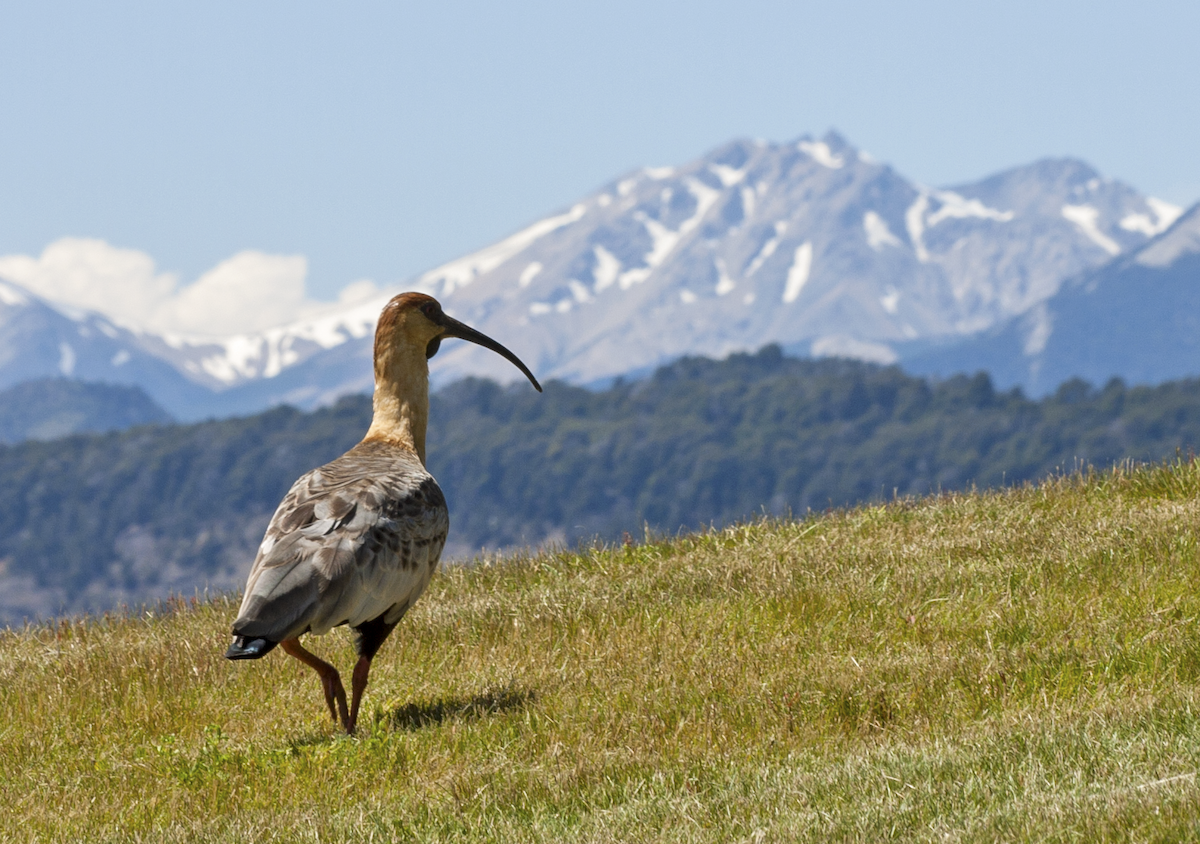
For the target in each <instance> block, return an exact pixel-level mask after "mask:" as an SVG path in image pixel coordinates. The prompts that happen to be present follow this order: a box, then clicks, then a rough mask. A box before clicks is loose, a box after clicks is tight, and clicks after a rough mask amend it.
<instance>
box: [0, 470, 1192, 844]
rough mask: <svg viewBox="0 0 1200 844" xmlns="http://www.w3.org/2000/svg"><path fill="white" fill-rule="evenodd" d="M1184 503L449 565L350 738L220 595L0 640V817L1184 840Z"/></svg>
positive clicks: (1102, 499) (786, 835)
mask: <svg viewBox="0 0 1200 844" xmlns="http://www.w3.org/2000/svg"><path fill="white" fill-rule="evenodd" d="M1198 521H1200V465H1198V464H1196V463H1195V462H1193V461H1187V460H1181V461H1177V462H1175V463H1172V464H1169V465H1159V466H1154V467H1149V468H1138V469H1133V468H1129V467H1121V468H1118V469H1117V470H1115V471H1113V472H1107V473H1100V474H1087V475H1084V476H1080V475H1075V476H1068V477H1057V478H1052V479H1050V480H1048V481H1046V482H1044V483H1042V484H1040V485H1038V486H1026V487H1022V488H1017V489H1008V490H1003V491H998V492H986V493H979V492H963V493H954V494H946V495H941V496H936V497H929V498H913V499H898V500H895V501H893V502H891V503H888V504H881V505H876V506H867V507H861V508H858V509H854V510H847V511H834V512H829V513H825V514H821V515H814V516H811V517H809V518H807V519H804V520H802V521H783V520H781V521H762V522H757V523H754V524H747V525H741V526H736V527H731V528H728V529H724V530H720V531H712V532H708V533H703V534H697V535H692V536H686V537H682V538H678V539H673V540H670V541H649V542H647V543H645V544H629V545H621V544H618V545H614V546H606V547H597V548H594V549H591V550H583V551H580V552H578V553H562V554H552V555H551V554H547V555H540V556H531V557H520V558H511V559H505V560H500V559H497V560H494V561H492V562H490V563H486V564H481V565H478V566H475V567H470V568H465V567H457V568H453V569H451V570H448V571H446V572H443V573H442V574H441V575H440V576H439V577H438V578H436V579H435V581H434V584H433V586H432V588H431V590H430V593H429V594H428V595H427V596H426V597H425V598H424V599H423V600H422V601H421V603H420V604H418V606H417V607H416V608H415V609H414V611H413V612H412V613H410V615H409V616H408V617H407V618H406V619H405V621H404V622H403V623H402V625H401V626H400V627H399V628H398V630H397V632H396V634H395V635H394V636H393V637H392V639H391V640H390V641H389V642H388V643H387V644H386V645H385V646H384V649H383V651H382V652H381V654H380V657H379V659H378V660H377V661H376V668H375V671H374V673H373V675H372V686H371V688H370V689H369V690H368V692H367V699H366V715H365V718H364V719H363V720H362V721H360V730H361V734H360V735H359V736H358V737H356V738H351V739H347V738H344V737H342V736H340V735H339V734H337V732H336V731H335V730H334V728H333V726H332V724H331V723H330V722H328V721H327V720H326V715H325V713H324V704H323V701H322V700H321V696H320V692H319V689H318V684H317V682H316V680H315V678H314V677H313V676H312V673H311V672H310V671H308V670H307V669H304V668H302V667H301V666H299V665H298V664H297V663H295V662H294V661H292V660H289V659H287V658H286V657H285V656H284V655H282V654H279V653H273V654H272V655H271V656H269V657H268V658H267V659H265V660H263V661H262V662H259V663H249V664H247V663H236V664H235V663H228V662H226V661H224V660H223V659H222V657H221V654H222V651H223V649H224V646H225V644H226V641H227V640H226V630H227V628H228V625H229V623H230V620H231V619H232V617H233V615H234V612H235V606H236V603H235V600H234V599H233V598H218V599H215V600H211V601H205V602H198V603H192V602H177V603H176V604H175V605H173V606H171V607H168V608H165V609H164V611H163V612H161V613H154V614H147V615H142V616H138V617H115V616H114V617H107V618H103V619H92V620H86V621H77V622H63V623H62V624H60V625H58V626H50V627H35V628H27V629H24V630H19V631H10V632H7V633H3V634H0V707H2V709H3V711H4V712H5V713H6V716H7V717H6V719H5V722H4V725H3V727H0V805H3V806H5V807H6V809H5V811H4V812H2V813H0V838H3V840H6V841H68V840H80V841H145V840H154V841H239V842H241V841H257V842H267V841H280V842H283V841H288V842H291V841H483V840H487V841H504V842H513V841H752V842H771V841H829V840H856V841H857V840H864V841H877V840H889V839H895V840H914V841H947V840H949V841H961V840H970V841H978V840H985V841H986V840H1000V841H1016V840H1027V841H1078V840H1095V841H1104V840H1128V839H1133V840H1183V839H1193V838H1195V837H1196V836H1197V835H1198V834H1200V789H1198V788H1197V786H1198V783H1197V770H1198V769H1200V694H1198V693H1200V635H1198V634H1200V591H1198V590H1197V588H1196V587H1197V583H1200V554H1198V547H1197V539H1196V527H1197V524H1198ZM344 632H345V631H335V633H334V634H333V635H331V636H329V637H326V638H325V639H319V640H316V641H315V643H314V644H315V648H316V649H317V650H318V652H320V653H323V654H325V655H328V656H330V657H332V658H333V659H335V660H336V661H337V662H338V663H339V664H340V665H342V666H348V665H349V663H350V659H351V650H350V646H349V639H348V637H347V636H346V635H343V634H344Z"/></svg>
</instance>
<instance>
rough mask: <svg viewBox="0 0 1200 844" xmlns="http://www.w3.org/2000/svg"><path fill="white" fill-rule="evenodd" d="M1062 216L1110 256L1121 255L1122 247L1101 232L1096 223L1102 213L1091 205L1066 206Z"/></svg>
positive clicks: (1063, 208)
mask: <svg viewBox="0 0 1200 844" xmlns="http://www.w3.org/2000/svg"><path fill="white" fill-rule="evenodd" d="M1062 215H1063V216H1064V217H1065V218H1066V219H1067V220H1069V221H1071V222H1072V223H1074V224H1075V225H1076V226H1077V227H1078V228H1079V230H1080V231H1081V232H1083V234H1084V235H1086V236H1087V238H1088V240H1090V241H1092V243H1094V244H1096V245H1097V246H1099V247H1100V248H1101V249H1103V250H1104V251H1105V252H1107V253H1108V254H1109V255H1119V254H1120V253H1121V247H1120V246H1119V245H1118V244H1117V242H1116V241H1115V240H1113V239H1112V238H1111V237H1109V236H1108V235H1106V234H1105V233H1104V232H1102V231H1100V228H1099V227H1098V226H1097V225H1096V221H1097V220H1098V219H1099V217H1100V212H1099V210H1097V209H1096V208H1095V207H1093V206H1091V205H1064V206H1063V207H1062Z"/></svg>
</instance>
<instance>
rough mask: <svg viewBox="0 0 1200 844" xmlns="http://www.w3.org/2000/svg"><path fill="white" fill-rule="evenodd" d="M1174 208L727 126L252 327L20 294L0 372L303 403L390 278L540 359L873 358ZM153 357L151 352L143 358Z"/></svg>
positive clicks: (479, 362) (939, 335)
mask: <svg viewBox="0 0 1200 844" xmlns="http://www.w3.org/2000/svg"><path fill="white" fill-rule="evenodd" d="M1179 214H1180V209H1178V208H1175V207H1174V206H1171V205H1169V204H1167V203H1164V202H1160V201H1158V200H1154V199H1152V198H1149V199H1148V198H1144V197H1142V196H1141V195H1139V194H1138V193H1137V192H1136V191H1135V190H1133V189H1132V188H1130V187H1128V186H1126V185H1123V184H1121V183H1120V182H1116V181H1112V180H1108V179H1104V178H1102V177H1101V176H1100V175H1099V174H1097V173H1096V172H1095V171H1094V170H1093V169H1092V168H1090V167H1088V166H1087V165H1086V164H1083V163H1082V162H1079V161H1073V160H1069V159H1067V160H1046V161H1041V162H1037V163H1035V164H1032V165H1029V166H1026V167H1019V168H1015V169H1013V170H1009V171H1006V172H1004V173H1000V174H998V175H995V176H992V177H990V178H988V179H985V180H983V181H980V182H977V183H972V184H965V185H957V186H953V187H949V188H942V189H935V188H929V187H924V186H921V185H918V184H915V183H913V182H911V181H909V180H907V179H905V178H904V177H903V176H901V175H900V174H898V173H897V172H896V171H895V170H893V169H892V168H891V167H890V166H888V165H886V164H883V163H880V162H878V161H875V160H874V159H872V158H871V157H870V156H869V155H867V154H865V153H863V152H860V151H859V150H857V149H855V148H854V147H852V146H851V145H850V144H849V143H847V142H846V141H845V140H844V139H843V138H841V137H840V136H839V135H837V134H836V133H832V132H831V133H829V134H827V135H826V136H825V137H824V138H821V139H820V140H817V139H813V138H811V137H805V138H801V139H799V140H797V141H794V142H789V143H783V144H772V143H766V142H761V141H735V142H732V143H729V144H726V145H725V146H723V147H720V148H719V149H717V150H714V151H713V152H712V153H710V154H708V155H706V156H704V157H702V158H700V159H698V160H696V161H693V162H691V163H688V164H686V165H684V166H681V167H662V168H645V169H642V170H639V171H636V172H633V173H630V174H627V175H626V176H624V177H622V178H619V179H616V180H614V181H613V182H611V183H610V184H607V185H604V186H603V187H601V188H600V189H599V190H597V191H596V192H594V193H593V194H591V195H590V196H587V197H584V198H583V199H581V200H580V201H579V202H578V203H576V204H575V205H573V206H571V207H570V208H568V209H565V210H563V211H560V212H558V213H555V214H552V215H551V216H549V217H546V218H545V219H542V220H539V221H537V222H535V223H534V224H532V225H531V226H528V227H527V228H525V229H523V230H521V231H519V232H517V233H516V234H513V235H512V236H510V237H508V238H505V239H504V240H502V241H500V242H498V243H495V244H493V245H491V246H488V247H486V248H484V249H482V250H480V251H478V252H475V253H473V254H471V255H468V256H465V257H463V258H460V259H458V260H455V261H451V262H450V263H448V264H446V265H444V266H441V267H438V268H436V269H434V270H431V271H430V272H427V273H425V274H424V275H422V276H420V277H419V278H417V279H414V280H412V281H411V282H409V283H407V284H403V285H397V286H395V287H394V288H392V289H389V290H387V291H383V292H382V293H381V294H380V295H379V296H378V297H376V298H374V299H371V300H368V301H361V302H359V303H358V304H355V305H353V306H348V307H343V308H338V307H330V308H329V309H328V310H326V311H325V312H324V313H323V314H322V315H320V316H317V317H312V318H309V319H306V320H303V321H299V322H295V323H293V324H289V325H285V326H280V327H278V328H274V329H271V330H268V331H260V332H255V333H249V334H239V335H236V336H226V337H214V338H197V337H185V336H179V335H169V336H167V335H155V334H151V333H146V332H137V331H131V330H128V329H119V328H117V327H116V324H115V322H114V321H112V320H105V319H104V318H101V317H98V316H96V315H95V314H86V313H64V312H62V311H63V309H61V308H60V309H58V310H57V311H55V310H54V309H53V308H50V307H49V305H47V304H46V303H44V302H40V300H38V307H41V308H43V310H45V309H49V311H51V312H53V313H54V314H56V316H55V317H51V316H49V315H47V314H46V313H43V312H42V311H38V313H39V314H41V316H40V317H38V319H41V320H42V323H44V328H36V326H35V323H36V322H37V321H36V320H34V321H33V322H30V321H29V320H30V319H32V317H31V314H32V312H30V313H26V314H25V315H24V316H23V317H22V318H21V319H16V318H15V317H14V315H13V314H8V312H7V311H0V349H5V348H8V349H12V350H13V351H14V354H15V353H16V350H17V349H18V348H22V349H26V350H29V349H33V348H34V347H36V348H37V351H36V353H33V354H32V355H31V357H30V358H29V360H36V361H38V364H37V365H36V366H32V364H29V360H27V361H26V362H25V364H28V365H25V364H19V363H16V362H14V361H15V360H16V358H15V357H14V355H9V357H8V358H7V359H5V358H0V386H3V385H4V384H8V383H13V382H14V380H17V379H16V375H17V374H18V373H22V372H24V371H25V370H27V369H30V368H31V366H32V370H36V371H31V372H30V374H28V375H25V376H24V377H35V376H37V375H43V374H47V372H46V370H47V368H49V369H51V370H53V368H54V367H56V366H57V368H58V370H59V371H66V369H70V370H71V372H72V373H73V374H76V375H78V376H79V377H88V378H98V379H101V380H116V381H118V382H120V383H139V384H141V385H142V386H143V387H144V388H145V389H146V391H147V392H148V393H149V394H150V395H151V396H152V397H153V398H154V399H155V400H156V401H158V402H159V403H160V404H162V405H163V406H164V407H166V408H167V409H168V410H169V411H170V412H172V413H173V414H174V415H175V416H177V417H178V418H181V419H190V418H197V417H199V416H206V415H222V414H227V413H235V412H249V411H253V410H257V409H260V408H262V407H266V406H268V405H270V404H272V403H277V402H280V401H287V402H290V403H293V404H297V405H299V406H303V407H311V406H314V405H317V404H321V403H325V402H328V401H330V400H332V399H333V398H336V396H338V395H340V394H343V393H346V392H354V391H364V390H368V389H369V388H370V379H371V370H370V366H369V360H370V347H371V337H372V331H373V327H374V322H375V319H376V317H377V315H378V313H379V310H380V308H381V307H382V305H383V303H384V302H385V301H386V300H387V299H388V298H389V296H390V295H392V294H394V293H396V292H399V291H400V290H403V289H418V290H424V291H426V292H428V293H431V294H433V295H434V296H437V297H438V298H439V299H440V300H441V301H442V303H443V305H444V306H445V307H446V309H447V311H449V312H450V313H451V314H453V315H454V316H456V317H458V318H460V319H463V320H465V321H467V322H468V323H470V324H472V325H474V326H476V327H477V328H479V329H480V330H482V331H484V332H486V333H488V334H491V335H492V336H494V337H496V338H497V339H499V340H500V341H501V342H503V343H505V344H506V345H508V346H509V347H510V348H512V349H513V351H515V352H516V353H517V354H518V355H520V356H521V357H522V358H523V359H524V360H525V361H526V362H527V363H528V364H529V365H530V366H531V367H532V368H533V370H534V371H535V372H536V373H537V374H538V376H539V377H544V378H554V377H558V378H564V379H567V380H571V381H574V382H578V383H594V382H599V381H603V380H605V379H608V378H612V377H614V376H618V375H623V374H628V373H637V372H639V371H645V370H647V369H650V368H652V367H654V366H656V365H658V364H660V363H663V362H665V361H667V360H670V359H672V358H675V357H678V356H679V355H683V354H703V355H709V356H721V355H725V354H728V353H729V352H731V351H735V350H744V349H755V348H758V347H760V346H762V345H763V344H765V343H768V342H776V343H780V344H782V345H783V346H784V347H785V348H787V349H788V350H789V351H791V352H793V353H801V354H805V355H809V354H811V355H845V356H851V357H858V358H864V359H867V360H874V361H880V362H892V361H895V360H897V359H899V357H900V356H901V355H902V354H907V353H908V352H909V351H910V350H912V349H914V348H916V346H914V341H917V342H918V343H921V342H924V343H928V342H934V341H938V340H946V339H949V338H955V337H960V336H964V335H968V334H972V333H976V332H981V331H985V330H987V329H990V328H993V327H994V326H997V325H1000V324H1003V323H1004V322H1005V321H1006V320H1008V319H1011V318H1012V317H1014V316H1017V315H1022V314H1029V313H1033V312H1034V311H1035V310H1036V308H1038V307H1039V306H1040V305H1041V304H1043V303H1045V302H1046V301H1047V300H1049V299H1050V298H1051V297H1052V296H1054V295H1055V294H1056V293H1057V292H1058V290H1059V287H1060V286H1061V285H1062V283H1063V280H1064V279H1067V278H1069V277H1072V276H1075V275H1077V274H1079V273H1080V272H1082V271H1084V270H1087V269H1090V268H1094V267H1097V266H1100V265H1102V264H1105V263H1106V262H1109V261H1110V260H1112V259H1113V258H1114V257H1115V256H1123V255H1127V254H1129V253H1131V252H1132V251H1134V250H1137V249H1138V248H1140V247H1142V246H1144V245H1145V244H1146V243H1147V242H1148V241H1149V240H1150V239H1151V238H1153V237H1155V236H1156V235H1158V234H1159V233H1161V232H1162V231H1164V230H1165V229H1167V228H1168V227H1170V225H1171V224H1172V223H1173V222H1174V221H1175V219H1176V218H1177V217H1178V216H1179ZM6 289H8V290H10V291H11V295H10V298H11V297H12V296H15V297H17V298H22V297H24V300H25V301H26V302H33V301H34V298H31V294H28V293H27V291H21V290H20V289H19V288H17V287H16V286H14V285H9V286H8V287H7V288H6ZM3 307H10V309H11V308H13V307H17V306H16V305H13V306H6V305H5V304H4V300H0V308H3ZM21 307H25V306H24V305H22V306H21ZM30 307H32V306H30ZM18 310H20V308H18ZM35 310H36V309H35ZM14 313H15V312H14ZM5 314H7V315H5ZM56 320H57V321H56ZM18 323H19V326H18ZM42 323H37V324H42ZM51 323H53V327H51ZM20 326H24V327H20ZM31 326H33V327H31ZM102 326H107V327H106V328H105V327H102ZM85 330H86V331H90V332H92V335H90V336H91V337H92V339H94V340H95V342H96V343H99V344H100V345H102V346H103V349H102V350H101V349H99V347H97V350H96V351H95V352H94V353H93V352H92V351H90V349H91V347H90V346H89V347H88V349H89V351H88V352H87V355H86V357H88V359H89V361H90V363H89V364H88V366H86V367H85V366H83V364H82V363H80V362H79V361H80V359H81V357H82V356H81V355H80V354H78V351H76V353H75V355H76V362H75V363H74V364H73V367H74V368H72V367H66V369H64V361H66V360H67V356H66V354H65V353H63V352H61V348H62V344H64V343H65V344H66V345H67V346H70V348H71V349H73V350H77V347H78V349H82V348H83V341H84V339H85V338H84V335H83V333H82V332H84V331H85ZM110 332H112V333H110ZM35 334H36V335H38V337H39V338H41V339H37V340H36V341H35V340H34V335H35ZM43 335H44V336H43ZM22 338H23V339H22ZM64 338H66V339H64ZM89 342H90V341H89ZM26 354H27V352H22V353H21V356H22V357H24V356H25V355H26ZM56 355H58V357H56ZM123 356H128V357H123ZM118 360H120V362H119V363H118V362H117V361H118ZM106 361H107V363H106ZM135 361H136V362H137V365H136V366H134V365H133V364H134V362H135ZM151 364H156V365H157V366H158V368H157V369H154V370H153V372H150V371H149V370H147V372H146V375H145V376H142V375H141V374H140V373H141V372H142V368H141V367H143V365H144V366H145V367H150V366H151ZM163 367H165V368H166V369H167V370H169V371H164V370H163ZM93 370H94V371H93ZM433 373H434V378H435V380H436V381H440V382H443V383H444V382H445V381H448V380H450V379H452V378H455V377H459V376H463V375H468V374H477V375H488V376H492V377H496V378H499V379H502V380H511V379H512V378H513V377H514V373H515V370H512V371H510V368H509V366H508V364H507V363H506V362H505V361H503V360H502V359H500V358H498V357H496V356H495V355H492V354H490V353H488V352H486V351H484V350H482V349H478V348H476V347H473V346H470V345H469V344H464V343H455V344H447V345H445V346H443V350H442V352H441V353H440V354H439V355H438V357H437V358H435V359H434V361H433ZM143 377H145V378H148V379H150V380H153V381H156V382H158V383H145V382H144V381H143V380H141V379H142V378H143ZM167 394H173V396H174V397H172V396H171V395H167Z"/></svg>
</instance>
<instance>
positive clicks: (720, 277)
mask: <svg viewBox="0 0 1200 844" xmlns="http://www.w3.org/2000/svg"><path fill="white" fill-rule="evenodd" d="M713 263H714V264H715V266H716V268H717V295H718V296H724V295H725V294H726V293H729V292H731V291H732V290H733V289H734V288H735V287H737V282H736V281H734V280H733V279H731V278H730V277H729V272H728V270H727V269H726V267H725V261H724V260H722V259H721V258H717V260H716V261H714V262H713Z"/></svg>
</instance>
